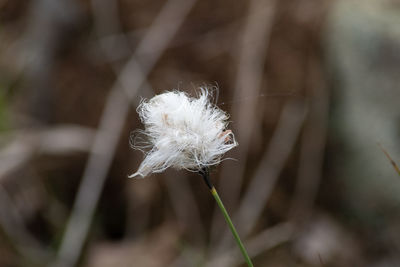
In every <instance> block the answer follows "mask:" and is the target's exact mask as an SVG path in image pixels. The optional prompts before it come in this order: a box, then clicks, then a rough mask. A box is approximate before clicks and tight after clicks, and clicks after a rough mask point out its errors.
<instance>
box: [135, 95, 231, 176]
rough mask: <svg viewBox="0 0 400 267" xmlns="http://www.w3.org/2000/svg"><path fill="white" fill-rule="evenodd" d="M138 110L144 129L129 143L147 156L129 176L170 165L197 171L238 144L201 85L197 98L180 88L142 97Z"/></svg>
mask: <svg viewBox="0 0 400 267" xmlns="http://www.w3.org/2000/svg"><path fill="white" fill-rule="evenodd" d="M137 112H138V113H139V116H140V119H141V121H142V123H143V124H144V128H145V129H144V130H137V131H136V132H135V133H134V134H133V136H132V140H131V145H132V147H133V148H135V149H139V150H142V151H143V152H144V153H145V155H146V157H145V159H144V160H143V162H142V163H141V165H140V166H139V169H138V171H137V172H136V173H134V174H132V175H130V176H129V177H130V178H132V177H142V178H143V177H145V176H147V175H149V174H150V173H151V172H162V171H164V170H165V169H167V168H169V167H173V168H176V169H187V170H190V171H198V170H201V169H202V168H204V167H207V166H211V165H215V164H218V163H220V162H221V159H222V156H223V155H224V153H225V152H227V151H229V150H230V149H232V148H234V147H235V146H237V145H238V144H237V142H236V140H235V137H234V135H233V133H232V131H230V130H227V126H228V118H229V116H228V114H227V113H225V112H224V111H222V110H221V109H219V108H218V107H217V106H216V105H214V104H212V103H211V95H210V93H209V91H208V89H206V88H200V92H199V96H198V98H192V97H189V96H188V95H187V94H186V93H184V92H181V91H169V92H165V93H163V94H159V95H156V96H154V97H153V98H151V99H150V100H143V101H142V102H141V104H140V105H139V107H138V108H137Z"/></svg>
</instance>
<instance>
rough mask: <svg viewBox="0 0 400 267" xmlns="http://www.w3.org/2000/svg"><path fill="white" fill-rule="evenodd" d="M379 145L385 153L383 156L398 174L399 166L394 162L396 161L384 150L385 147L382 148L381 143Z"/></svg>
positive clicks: (399, 173)
mask: <svg viewBox="0 0 400 267" xmlns="http://www.w3.org/2000/svg"><path fill="white" fill-rule="evenodd" d="M378 145H379V147H380V148H381V150H382V151H383V153H384V154H385V156H386V157H387V158H388V160H389V161H390V164H392V166H393V168H394V169H395V171H396V172H397V174H398V175H400V168H399V166H398V165H397V164H396V162H395V161H394V160H393V159H392V157H391V156H390V155H389V153H388V152H387V151H386V149H384V148H383V146H382V145H381V144H379V143H378Z"/></svg>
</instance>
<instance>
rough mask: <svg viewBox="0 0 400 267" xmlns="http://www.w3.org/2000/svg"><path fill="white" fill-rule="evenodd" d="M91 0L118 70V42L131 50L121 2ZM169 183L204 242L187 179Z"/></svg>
mask: <svg viewBox="0 0 400 267" xmlns="http://www.w3.org/2000/svg"><path fill="white" fill-rule="evenodd" d="M91 2H92V7H93V16H94V18H95V19H94V26H95V28H96V31H97V34H98V38H99V40H100V45H101V48H102V51H104V53H105V54H106V56H107V59H108V62H109V63H110V64H111V65H112V67H113V69H114V71H116V72H117V71H118V65H117V64H115V63H114V59H115V57H114V56H113V55H112V51H115V48H116V45H118V48H123V50H125V51H129V42H128V36H126V35H125V34H123V33H121V32H122V30H121V29H122V27H121V25H120V19H119V17H118V14H119V10H118V6H117V3H116V2H113V1H108V0H92V1H91ZM117 33H120V34H119V36H121V37H120V38H119V39H118V40H117V39H105V38H104V36H108V35H115V34H117ZM107 40H108V41H107ZM117 41H119V42H117ZM143 91H147V92H146V93H147V94H149V95H153V94H154V92H153V90H152V88H151V86H150V84H149V82H148V81H147V79H145V80H144V81H143V89H142V92H143ZM165 183H166V185H167V190H168V191H169V195H170V198H171V204H172V207H173V208H174V210H175V212H176V214H177V216H178V217H179V222H180V224H181V225H182V226H183V227H184V228H185V227H190V228H191V229H192V230H193V231H192V232H193V234H195V236H196V238H197V239H198V241H199V242H200V243H204V242H205V240H204V233H205V230H204V226H203V224H202V221H201V216H200V212H199V208H198V206H197V203H196V200H195V199H194V197H193V192H192V189H191V187H190V185H189V184H188V181H187V179H180V181H177V178H175V177H174V178H173V179H166V180H165ZM182 200H183V201H182ZM146 208H149V206H146ZM145 213H147V212H145ZM189 213H190V214H189Z"/></svg>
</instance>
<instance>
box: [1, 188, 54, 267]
mask: <svg viewBox="0 0 400 267" xmlns="http://www.w3.org/2000/svg"><path fill="white" fill-rule="evenodd" d="M0 226H1V228H2V230H3V231H4V233H5V234H6V235H7V237H8V238H9V239H10V241H11V242H12V245H13V246H14V247H15V248H16V249H17V251H18V253H19V254H20V255H22V256H23V257H24V258H25V259H26V260H28V261H33V262H34V263H36V264H40V265H43V263H44V262H46V261H47V260H48V259H49V256H50V255H49V253H48V252H46V250H45V248H44V247H43V246H42V245H41V244H40V243H39V242H38V241H37V240H36V239H35V238H34V237H33V236H32V235H31V234H30V233H29V231H28V230H27V228H26V227H25V225H24V220H23V218H22V217H21V216H20V214H19V212H18V209H17V207H16V206H15V205H14V203H13V201H12V199H11V197H10V196H9V195H8V193H7V191H6V190H5V188H3V186H2V185H0Z"/></svg>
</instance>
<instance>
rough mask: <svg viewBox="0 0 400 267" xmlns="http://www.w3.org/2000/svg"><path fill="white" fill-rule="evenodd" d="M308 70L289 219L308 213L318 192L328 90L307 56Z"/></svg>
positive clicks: (324, 137) (326, 120) (303, 216)
mask: <svg viewBox="0 0 400 267" xmlns="http://www.w3.org/2000/svg"><path fill="white" fill-rule="evenodd" d="M308 73H309V74H308V80H309V81H308V86H309V88H310V97H309V98H310V101H309V112H308V119H307V121H306V123H305V125H304V130H303V134H302V138H301V146H300V159H299V168H298V177H297V182H296V187H295V192H294V197H293V200H292V206H291V209H290V211H289V215H290V216H291V217H292V219H293V220H297V221H299V220H302V219H305V217H307V216H308V213H309V211H311V209H312V206H313V202H314V200H315V198H316V195H317V192H318V187H319V184H320V180H321V175H322V165H323V160H324V151H325V143H326V135H327V124H328V112H329V94H328V91H327V88H326V86H325V82H324V80H323V77H322V75H323V74H322V73H321V71H320V66H319V64H318V63H317V62H315V60H310V63H309V67H308Z"/></svg>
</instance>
